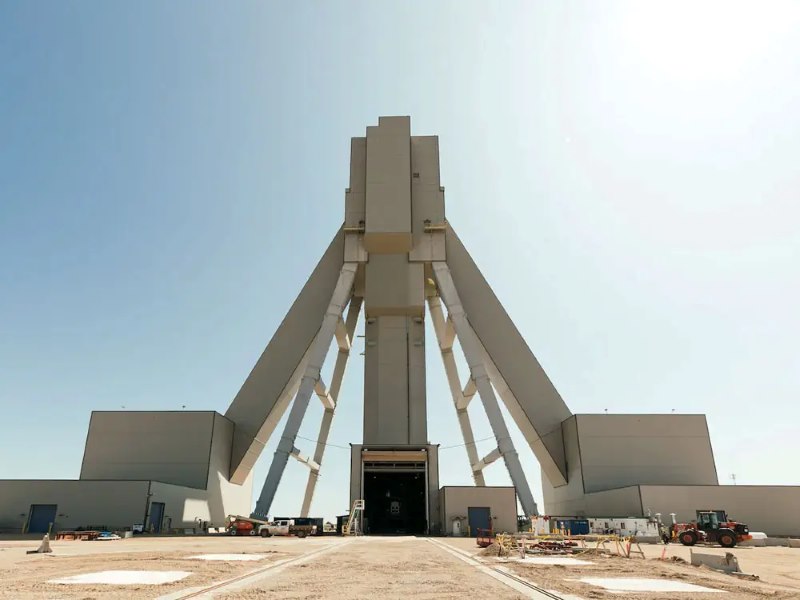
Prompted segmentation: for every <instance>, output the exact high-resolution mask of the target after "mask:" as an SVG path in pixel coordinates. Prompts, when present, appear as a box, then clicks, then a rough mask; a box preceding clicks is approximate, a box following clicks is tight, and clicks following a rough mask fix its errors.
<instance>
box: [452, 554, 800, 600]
mask: <svg viewBox="0 0 800 600" xmlns="http://www.w3.org/2000/svg"><path fill="white" fill-rule="evenodd" d="M447 542H448V543H450V544H452V545H453V546H455V547H458V548H460V549H462V550H466V551H468V552H469V553H470V554H473V555H475V556H476V557H479V556H480V549H478V548H476V547H475V544H474V542H473V541H472V540H466V539H448V540H447ZM641 547H642V550H643V551H644V553H645V556H646V557H647V559H646V560H642V559H641V558H631V559H626V558H621V557H611V558H603V557H602V556H592V555H589V554H586V555H582V556H576V558H580V559H582V560H588V561H592V562H594V563H595V564H592V565H585V566H568V567H565V566H558V565H531V564H525V562H524V561H516V560H506V559H492V558H484V560H485V561H487V562H492V563H493V564H499V565H503V566H506V567H508V568H510V569H511V570H512V571H513V572H514V573H516V574H518V575H520V576H521V577H524V578H525V579H528V580H530V581H532V582H533V583H535V584H536V585H538V586H540V587H543V588H545V589H548V590H558V591H560V592H563V593H568V594H573V595H576V596H579V597H582V598H587V599H588V598H619V597H620V595H619V594H612V593H610V592H607V591H604V590H603V589H602V588H597V587H595V586H592V585H588V584H585V583H583V582H580V581H575V580H576V579H579V578H582V577H636V578H653V579H670V580H674V581H683V582H686V583H693V584H697V585H702V586H705V587H710V588H714V589H719V590H725V591H726V592H728V593H726V594H725V599H726V600H740V599H741V600H745V599H748V598H779V599H781V600H783V599H790V598H799V599H800V550H799V549H795V548H736V549H734V550H733V553H734V554H735V555H736V557H737V559H738V560H739V566H740V567H741V568H742V571H743V572H745V573H751V574H754V575H758V576H759V581H749V580H746V579H739V578H738V577H734V576H731V575H726V574H724V573H718V572H716V571H712V570H710V569H706V568H703V567H693V566H691V564H687V563H688V562H689V560H690V548H687V547H685V546H681V545H675V544H670V545H669V546H667V547H666V550H667V552H666V558H667V560H664V561H662V560H659V559H660V557H661V553H662V551H663V550H664V546H661V545H649V544H642V546H641ZM696 550H697V551H698V552H703V553H709V554H721V555H724V554H725V550H723V549H722V548H711V547H708V548H706V547H703V548H700V547H698V548H697V549H696ZM673 557H675V558H678V559H680V560H679V561H674V560H671V559H672V558H673ZM684 561H685V562H684ZM626 595H630V596H631V597H635V598H636V599H637V600H650V599H657V598H658V599H663V598H666V597H670V596H673V597H684V598H687V597H688V596H689V594H672V595H670V594H667V593H636V594H632V593H631V594H626ZM693 596H694V597H698V595H697V594H694V595H693ZM711 597H713V598H716V596H710V598H711Z"/></svg>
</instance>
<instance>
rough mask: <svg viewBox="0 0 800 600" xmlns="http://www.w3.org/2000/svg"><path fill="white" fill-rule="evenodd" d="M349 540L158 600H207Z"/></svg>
mask: <svg viewBox="0 0 800 600" xmlns="http://www.w3.org/2000/svg"><path fill="white" fill-rule="evenodd" d="M348 542H349V540H344V541H341V542H336V543H334V544H328V545H327V546H323V547H322V548H318V549H316V550H312V551H311V552H306V553H305V554H301V555H300V556H294V557H291V558H285V559H283V560H279V561H276V562H274V563H270V564H268V565H265V566H263V567H259V568H258V569H255V570H253V571H248V572H247V573H243V574H242V575H238V576H237V577H231V578H230V579H225V580H223V581H217V582H215V583H212V584H210V585H207V586H203V587H193V588H187V589H183V590H179V591H177V592H173V593H170V594H166V595H164V596H159V597H158V598H157V599H156V600H187V599H188V598H201V599H203V600H205V599H207V598H214V597H215V596H216V595H218V594H221V593H227V592H231V591H234V590H237V589H241V588H244V587H247V586H250V585H254V584H256V583H258V582H260V581H261V580H262V579H264V578H266V577H267V576H269V575H273V574H275V573H279V572H281V571H283V570H284V569H285V568H286V567H290V566H292V565H297V564H300V563H303V562H306V561H307V560H310V559H312V558H316V557H317V556H321V555H323V554H327V553H329V552H333V551H335V550H338V549H339V548H341V547H342V546H345V545H346V544H347V543H348Z"/></svg>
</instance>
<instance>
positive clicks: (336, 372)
mask: <svg viewBox="0 0 800 600" xmlns="http://www.w3.org/2000/svg"><path fill="white" fill-rule="evenodd" d="M362 301H363V298H358V297H355V296H354V297H353V298H352V300H350V307H349V308H348V310H347V319H346V320H345V321H344V322H341V321H340V322H339V324H338V328H337V332H336V342H337V344H338V346H339V353H338V354H337V355H336V364H335V365H334V367H333V376H332V379H331V387H330V389H329V390H327V395H326V396H327V398H330V401H329V403H328V404H326V405H325V412H323V413H322V423H321V424H320V426H319V435H317V447H316V450H315V451H314V463H316V464H317V465H319V466H320V467H321V466H322V457H323V456H324V454H325V445H326V444H327V442H328V434H329V433H330V431H331V424H332V423H333V415H334V412H335V411H336V405H337V404H338V402H339V389H340V388H341V386H342V380H343V378H344V372H345V369H346V368H347V359H348V358H349V356H350V348H351V346H352V343H353V335H354V334H355V331H356V323H357V322H358V314H359V312H360V311H361V303H362ZM318 479H319V469H311V470H310V471H309V472H308V482H307V483H306V493H305V496H304V497H303V507H302V509H301V510H300V516H301V517H307V516H308V513H309V511H310V510H311V501H312V500H313V499H314V490H315V489H316V487H317V480H318Z"/></svg>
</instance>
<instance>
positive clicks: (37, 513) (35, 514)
mask: <svg viewBox="0 0 800 600" xmlns="http://www.w3.org/2000/svg"><path fill="white" fill-rule="evenodd" d="M57 511H58V506H57V505H56V504H31V517H30V519H29V520H28V533H47V532H48V531H50V526H51V525H52V524H53V523H55V522H56V512H57Z"/></svg>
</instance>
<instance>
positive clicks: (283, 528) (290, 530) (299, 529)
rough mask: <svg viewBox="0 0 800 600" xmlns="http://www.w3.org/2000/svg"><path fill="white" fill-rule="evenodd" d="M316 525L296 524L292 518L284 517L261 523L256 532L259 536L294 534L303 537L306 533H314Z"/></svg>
mask: <svg viewBox="0 0 800 600" xmlns="http://www.w3.org/2000/svg"><path fill="white" fill-rule="evenodd" d="M316 528H317V526H316V525H297V524H295V522H294V519H285V520H282V521H272V522H270V523H266V524H265V525H261V526H260V527H259V528H258V533H259V535H261V537H272V536H273V535H296V536H297V537H299V538H304V537H306V536H307V535H314V533H315V531H316Z"/></svg>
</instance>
